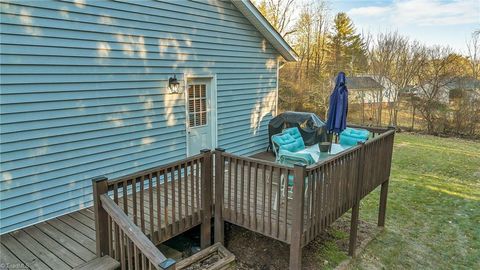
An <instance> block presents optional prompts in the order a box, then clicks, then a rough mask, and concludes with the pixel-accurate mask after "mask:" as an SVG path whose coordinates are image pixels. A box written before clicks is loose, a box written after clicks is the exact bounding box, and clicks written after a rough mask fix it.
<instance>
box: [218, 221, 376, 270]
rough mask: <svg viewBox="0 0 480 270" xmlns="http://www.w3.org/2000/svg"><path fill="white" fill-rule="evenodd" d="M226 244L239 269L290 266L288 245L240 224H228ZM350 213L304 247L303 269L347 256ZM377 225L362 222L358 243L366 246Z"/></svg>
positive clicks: (328, 266) (326, 265)
mask: <svg viewBox="0 0 480 270" xmlns="http://www.w3.org/2000/svg"><path fill="white" fill-rule="evenodd" d="M226 229H227V230H226V233H225V246H226V248H227V249H228V250H229V251H231V252H232V253H233V254H234V255H235V256H236V259H237V263H236V269H238V270H247V269H248V270H276V269H288V261H289V246H288V245H287V244H284V243H282V242H280V241H276V240H273V239H271V238H268V237H266V236H263V235H261V234H258V233H254V232H252V231H249V230H246V229H243V228H241V227H238V226H234V225H231V226H227V228H226ZM349 231H350V220H349V217H342V218H340V219H339V220H337V221H336V222H335V223H334V224H332V226H331V227H330V228H328V229H327V230H326V231H325V232H324V233H322V234H321V235H320V236H318V237H317V239H315V240H314V241H312V242H311V243H310V244H308V245H307V246H306V247H304V248H303V254H302V266H303V269H331V268H335V267H336V266H337V265H338V264H339V263H341V262H343V263H345V262H344V261H345V260H346V259H348V256H347V254H348V241H349V239H348V235H349ZM378 231H379V230H378V229H377V227H376V226H375V225H373V224H369V223H366V222H363V221H360V223H359V230H358V238H357V246H358V247H360V246H365V244H366V242H369V241H371V240H372V239H373V237H374V236H375V235H376V234H377V233H378Z"/></svg>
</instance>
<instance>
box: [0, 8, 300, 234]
mask: <svg viewBox="0 0 480 270" xmlns="http://www.w3.org/2000/svg"><path fill="white" fill-rule="evenodd" d="M1 13H2V14H1V38H0V42H1V64H2V67H1V73H2V74H1V75H2V77H1V94H2V96H1V161H2V164H1V183H0V184H1V191H0V196H1V197H0V198H1V201H0V203H1V209H0V216H1V219H0V222H1V226H0V227H1V229H0V233H2V234H3V233H6V232H9V231H12V230H15V229H18V228H20V227H25V226H27V225H30V224H33V223H37V222H40V221H42V220H46V219H49V218H53V217H55V216H59V215H62V214H65V213H68V212H72V211H76V210H78V209H81V208H84V207H87V206H90V205H91V203H92V189H91V179H92V178H93V177H96V176H99V175H105V176H107V177H109V178H113V177H118V176H122V175H125V174H128V173H132V172H135V171H139V170H143V169H147V168H150V167H154V166H158V165H161V164H166V163H169V162H172V161H174V160H178V159H182V158H185V157H186V156H190V155H194V154H197V153H198V152H199V151H200V149H202V148H215V147H217V146H218V147H223V148H225V149H226V151H227V152H232V153H236V154H241V155H250V154H253V153H256V152H259V151H262V150H264V149H265V148H266V147H267V145H268V131H267V124H268V121H269V120H270V119H271V118H272V117H273V116H274V115H275V112H276V107H277V92H278V85H277V84H278V68H279V61H283V60H282V59H284V60H286V61H295V60H296V57H297V56H296V54H295V52H294V51H293V50H292V49H291V48H290V47H289V46H288V44H287V43H286V42H285V41H284V40H283V39H282V38H281V36H280V35H279V34H278V33H277V32H276V31H275V30H274V29H273V28H272V27H271V26H270V24H268V22H267V21H266V20H265V18H264V17H263V16H262V15H261V14H260V13H259V12H258V10H257V9H255V7H254V6H253V5H252V4H251V3H250V2H249V1H248V0H243V1H208V2H207V1H131V2H123V1H115V2H113V1H83V0H82V1H73V2H66V1H65V2H64V1H62V2H52V1H6V2H5V1H2V4H1ZM174 76H176V79H177V80H178V82H179V83H180V85H179V88H178V89H179V93H172V90H175V88H176V87H175V81H174V80H172V83H171V85H170V86H169V79H170V78H172V79H173V77H174Z"/></svg>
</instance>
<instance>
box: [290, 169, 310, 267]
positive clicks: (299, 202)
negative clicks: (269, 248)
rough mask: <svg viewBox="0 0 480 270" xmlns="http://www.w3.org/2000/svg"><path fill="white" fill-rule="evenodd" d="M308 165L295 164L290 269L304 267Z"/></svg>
mask: <svg viewBox="0 0 480 270" xmlns="http://www.w3.org/2000/svg"><path fill="white" fill-rule="evenodd" d="M305 176H306V166H305V165H303V164H295V166H294V181H293V182H294V184H293V201H292V218H293V220H292V233H291V241H290V265H289V269H290V270H297V269H301V268H302V239H303V218H304V217H303V214H304V204H305V198H304V197H305V192H304V191H305Z"/></svg>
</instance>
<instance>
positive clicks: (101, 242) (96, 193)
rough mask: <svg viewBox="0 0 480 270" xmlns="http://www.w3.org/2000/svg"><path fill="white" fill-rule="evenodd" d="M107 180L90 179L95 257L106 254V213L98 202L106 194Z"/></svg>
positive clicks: (103, 177)
mask: <svg viewBox="0 0 480 270" xmlns="http://www.w3.org/2000/svg"><path fill="white" fill-rule="evenodd" d="M107 181H108V178H107V177H105V176H99V177H95V178H93V179H92V186H93V210H94V212H95V233H96V244H97V256H98V257H102V256H105V255H110V254H108V213H107V211H105V209H103V207H102V205H101V201H100V196H101V195H102V194H106V193H108V185H107Z"/></svg>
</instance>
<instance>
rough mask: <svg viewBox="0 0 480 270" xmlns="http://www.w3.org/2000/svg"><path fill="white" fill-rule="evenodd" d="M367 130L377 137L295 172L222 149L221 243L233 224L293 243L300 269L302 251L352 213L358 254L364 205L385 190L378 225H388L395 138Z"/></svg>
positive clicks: (294, 264) (293, 265)
mask: <svg viewBox="0 0 480 270" xmlns="http://www.w3.org/2000/svg"><path fill="white" fill-rule="evenodd" d="M367 129H370V131H371V132H372V133H373V134H374V137H373V138H372V139H370V140H368V141H367V142H366V143H361V144H359V145H357V146H354V147H352V148H350V149H348V150H347V151H344V152H342V153H340V154H339V155H336V156H332V157H331V158H328V159H326V160H323V161H321V162H320V163H317V164H313V165H311V166H308V167H306V166H302V165H295V166H294V167H293V168H291V167H286V166H282V165H280V164H276V163H272V162H267V161H263V160H257V159H254V158H250V157H243V156H236V155H232V154H228V153H225V152H224V151H223V150H222V149H217V150H216V151H215V164H216V166H217V171H216V178H215V186H216V197H215V198H216V204H215V225H216V226H215V241H216V242H217V241H219V242H223V221H227V222H230V223H233V224H236V225H239V226H242V227H244V228H247V229H250V230H252V231H256V232H259V233H261V234H264V235H266V236H268V237H271V238H274V239H277V240H280V241H283V242H286V243H288V244H290V269H300V268H301V257H302V256H301V249H302V247H303V246H305V245H307V244H308V243H309V242H310V241H312V240H313V239H314V238H315V237H316V236H318V235H319V234H320V233H321V232H322V231H323V230H324V229H325V228H327V227H328V226H329V225H331V224H332V223H333V222H334V221H335V220H337V219H338V218H339V217H340V216H342V215H343V214H344V213H346V212H347V211H349V210H350V209H352V217H351V231H350V246H349V254H350V255H353V254H354V250H355V245H356V234H357V227H358V213H359V204H360V200H361V199H362V198H363V197H365V196H366V195H367V194H369V193H370V192H371V191H372V190H374V189H375V188H376V187H378V186H380V185H381V186H382V189H381V198H380V210H379V221H378V225H379V226H383V225H384V220H385V209H386V197H387V189H388V179H389V175H390V165H391V158H392V149H393V138H394V134H395V131H394V130H391V129H382V128H368V127H367ZM292 178H293V179H292ZM289 179H290V182H292V181H293V190H291V191H289V188H290V187H289V184H288V182H289Z"/></svg>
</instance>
